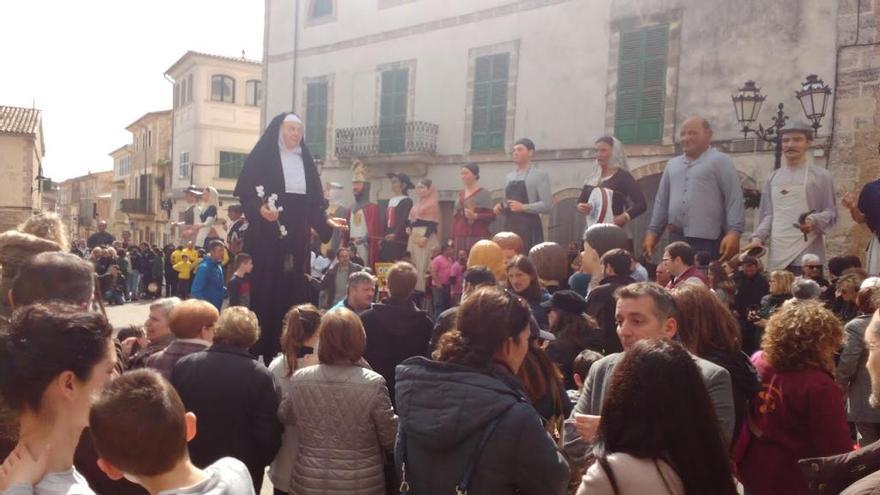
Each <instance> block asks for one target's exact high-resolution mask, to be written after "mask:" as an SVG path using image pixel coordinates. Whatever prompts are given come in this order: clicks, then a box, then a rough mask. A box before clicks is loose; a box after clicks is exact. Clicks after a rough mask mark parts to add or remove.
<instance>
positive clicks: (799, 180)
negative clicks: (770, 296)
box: [749, 122, 837, 275]
mask: <svg viewBox="0 0 880 495" xmlns="http://www.w3.org/2000/svg"><path fill="white" fill-rule="evenodd" d="M779 134H780V139H781V140H782V151H783V154H784V156H785V165H783V166H782V167H781V168H780V169H779V170H775V171H773V173H772V174H770V177H769V178H768V179H767V182H766V183H765V184H764V189H763V191H762V192H761V210H760V221H759V222H758V226H757V227H756V228H755V231H754V233H752V242H751V243H749V247H751V246H763V245H764V244H765V243H767V241H769V244H770V256H769V259H768V261H767V270H768V271H773V270H785V269H788V270H790V271H792V272H793V273H794V274H795V275H801V272H802V267H801V258H802V257H803V255H805V254H815V255H816V256H818V257H819V259H820V260H821V261H822V263H824V262H825V239H824V234H825V233H827V232H829V231H831V229H832V228H834V225H835V224H836V223H837V202H836V201H835V197H834V181H833V180H832V179H831V173H829V172H828V170H826V169H824V168H821V167H817V166H815V165H811V164H810V163H809V162H810V160H809V159H808V156H807V152H808V151H809V150H810V145H811V144H812V143H813V129H812V127H810V126H809V125H806V124H802V123H792V122H790V123H788V124H786V125H785V127H783V128H782V129H781V130H780V131H779Z"/></svg>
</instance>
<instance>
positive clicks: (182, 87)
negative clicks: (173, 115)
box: [180, 79, 189, 105]
mask: <svg viewBox="0 0 880 495" xmlns="http://www.w3.org/2000/svg"><path fill="white" fill-rule="evenodd" d="M187 86H189V85H188V84H187V80H186V79H184V80H183V81H180V104H181V105H186V90H187Z"/></svg>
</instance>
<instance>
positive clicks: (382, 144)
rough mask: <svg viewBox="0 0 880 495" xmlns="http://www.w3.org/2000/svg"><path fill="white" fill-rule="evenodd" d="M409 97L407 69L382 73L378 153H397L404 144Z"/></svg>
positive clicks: (401, 149) (402, 148) (402, 149)
mask: <svg viewBox="0 0 880 495" xmlns="http://www.w3.org/2000/svg"><path fill="white" fill-rule="evenodd" d="M408 96H409V69H394V70H386V71H385V72H383V73H382V95H381V101H380V103H379V152H380V153H399V152H401V151H404V146H405V144H406V106H407V99H408Z"/></svg>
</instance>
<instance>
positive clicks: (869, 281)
mask: <svg viewBox="0 0 880 495" xmlns="http://www.w3.org/2000/svg"><path fill="white" fill-rule="evenodd" d="M868 287H880V277H868V278H866V279H865V280H864V281H863V282H862V285H861V286H859V289H860V290H861V289H867V288H868Z"/></svg>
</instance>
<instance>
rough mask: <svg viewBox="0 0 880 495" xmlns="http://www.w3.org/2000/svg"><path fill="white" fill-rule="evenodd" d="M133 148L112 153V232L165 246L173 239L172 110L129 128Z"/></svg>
mask: <svg viewBox="0 0 880 495" xmlns="http://www.w3.org/2000/svg"><path fill="white" fill-rule="evenodd" d="M126 130H128V131H129V132H130V133H131V144H127V145H125V146H122V147H120V148H117V149H116V150H114V151H112V152H111V153H110V156H111V157H112V158H113V191H112V201H111V210H112V211H111V215H110V220H109V224H110V226H109V227H110V231H111V232H112V233H113V235H115V236H116V237H117V238H119V239H122V238H123V233H124V232H127V234H126V236H130V240H131V242H136V243H141V242H146V243H149V244H160V245H161V244H164V243H165V242H166V239H170V222H169V213H170V211H168V210H167V209H163V208H162V207H163V201H164V200H165V199H166V196H167V197H168V198H170V194H167V193H166V192H170V190H171V187H170V186H171V110H164V111H159V112H149V113H147V114H144V115H143V116H141V117H140V118H139V119H137V120H136V121H134V122H132V123H131V124H130V125H128V127H126Z"/></svg>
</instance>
